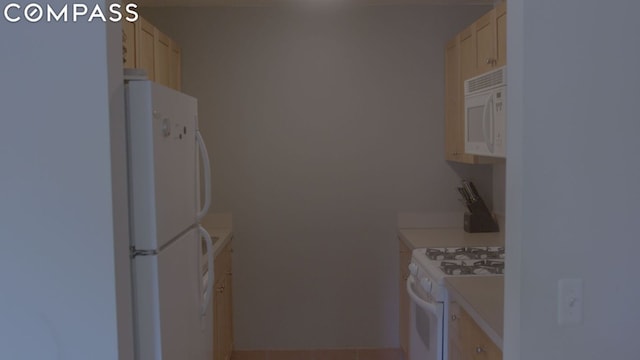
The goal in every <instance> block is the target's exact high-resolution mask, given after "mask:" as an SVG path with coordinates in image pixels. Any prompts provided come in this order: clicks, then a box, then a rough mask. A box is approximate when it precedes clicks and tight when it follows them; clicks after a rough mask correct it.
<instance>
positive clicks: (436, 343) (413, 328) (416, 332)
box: [407, 275, 444, 360]
mask: <svg viewBox="0 0 640 360" xmlns="http://www.w3.org/2000/svg"><path fill="white" fill-rule="evenodd" d="M407 293H408V294H409V297H410V298H411V307H410V319H409V360H444V357H443V356H444V355H443V345H444V344H443V341H444V336H443V335H444V303H442V302H437V301H435V300H434V299H433V297H431V295H430V294H429V293H428V292H426V291H425V290H424V289H423V287H422V286H421V285H420V284H418V283H416V279H415V277H414V276H413V275H409V277H408V278H407Z"/></svg>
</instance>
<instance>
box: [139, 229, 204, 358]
mask: <svg viewBox="0 0 640 360" xmlns="http://www.w3.org/2000/svg"><path fill="white" fill-rule="evenodd" d="M199 246H200V238H199V232H198V230H197V228H193V229H192V230H189V231H188V232H187V233H186V234H184V235H183V236H181V237H180V238H178V239H177V240H176V241H174V242H172V243H171V244H169V245H168V246H167V247H166V248H164V249H162V251H160V253H159V254H158V255H155V256H137V257H135V258H134V260H133V271H134V312H135V315H134V318H135V337H136V338H135V340H136V359H137V360H184V359H201V358H202V352H203V344H202V339H203V338H202V329H201V305H202V285H201V280H202V274H201V272H200V266H201V264H200V261H201V260H200V255H199V254H200V249H199Z"/></svg>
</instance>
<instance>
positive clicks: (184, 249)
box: [125, 80, 213, 360]
mask: <svg viewBox="0 0 640 360" xmlns="http://www.w3.org/2000/svg"><path fill="white" fill-rule="evenodd" d="M125 92H126V116H127V154H128V174H129V175H128V176H129V208H130V217H131V218H130V231H131V249H130V250H131V259H132V260H131V261H132V263H131V264H132V286H133V289H132V293H133V312H134V316H133V317H134V319H133V325H134V336H135V339H134V340H135V352H136V359H137V360H184V359H197V360H199V359H202V360H205V359H207V360H209V359H211V358H212V357H213V334H212V332H213V318H212V316H213V305H212V299H211V298H212V285H213V249H212V247H213V244H212V242H211V238H210V236H209V234H207V232H206V231H205V230H204V229H203V228H202V226H200V224H199V221H200V219H201V218H202V217H203V216H204V215H205V214H206V212H207V210H208V207H209V204H210V195H211V193H210V178H211V176H210V169H209V160H208V155H207V150H206V148H205V146H204V142H203V141H202V137H201V135H200V132H199V131H198V114H197V100H196V99H194V98H192V97H190V96H188V95H185V94H182V93H180V92H178V91H175V90H172V89H169V88H167V87H164V86H162V85H159V84H156V83H154V82H151V81H148V80H136V81H128V82H127V83H126V85H125ZM200 158H201V159H202V161H201V162H202V168H203V175H204V176H203V177H204V184H203V185H204V186H203V188H204V189H205V191H204V193H205V194H204V201H203V204H202V206H200V191H199V189H200V181H199V179H200V161H199V159H200ZM203 254H207V256H203Z"/></svg>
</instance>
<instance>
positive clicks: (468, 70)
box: [445, 27, 481, 164]
mask: <svg viewBox="0 0 640 360" xmlns="http://www.w3.org/2000/svg"><path fill="white" fill-rule="evenodd" d="M475 39H476V38H475V32H474V31H473V28H472V27H468V28H467V29H465V30H463V31H462V32H460V33H459V34H458V35H457V36H456V37H454V38H453V39H451V40H450V41H449V42H448V43H447V45H446V47H445V159H446V160H449V161H455V162H461V163H465V164H477V163H480V162H481V158H480V157H479V156H475V155H470V154H466V153H465V152H464V112H465V109H464V81H463V79H465V78H469V77H471V76H473V74H475V72H476V62H475V58H476V57H475V53H476V40H475Z"/></svg>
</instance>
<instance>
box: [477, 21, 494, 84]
mask: <svg viewBox="0 0 640 360" xmlns="http://www.w3.org/2000/svg"><path fill="white" fill-rule="evenodd" d="M494 16H495V11H493V10H492V11H490V12H488V13H487V14H485V15H483V16H482V17H481V18H480V19H478V20H477V21H476V22H475V23H474V24H475V39H476V74H474V75H477V74H482V73H484V72H486V71H489V70H491V68H493V66H494V64H495V61H496V59H495V49H494V42H495V38H496V36H495V25H494V22H493V19H494Z"/></svg>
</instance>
